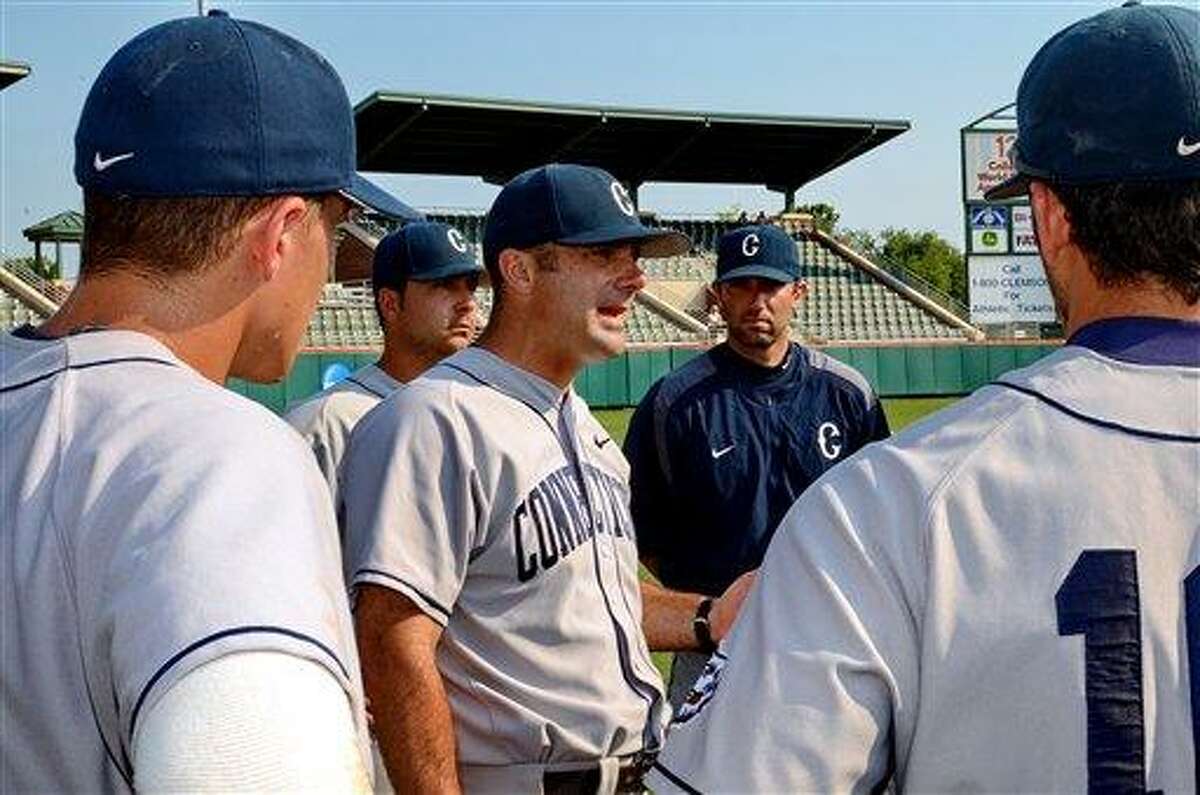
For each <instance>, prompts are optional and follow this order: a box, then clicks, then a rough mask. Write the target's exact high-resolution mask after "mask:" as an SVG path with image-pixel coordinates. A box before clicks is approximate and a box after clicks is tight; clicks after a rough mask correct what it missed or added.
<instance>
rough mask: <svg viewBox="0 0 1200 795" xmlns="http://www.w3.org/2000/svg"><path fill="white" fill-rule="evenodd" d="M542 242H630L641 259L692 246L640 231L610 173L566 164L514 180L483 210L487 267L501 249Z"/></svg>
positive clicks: (663, 232) (667, 232)
mask: <svg viewBox="0 0 1200 795" xmlns="http://www.w3.org/2000/svg"><path fill="white" fill-rule="evenodd" d="M543 243H560V244H562V245H564V246H593V245H602V244H606V243H633V244H635V245H636V246H637V247H638V252H639V253H638V255H639V256H643V257H669V256H671V255H673V254H683V253H686V252H687V251H688V250H689V249H690V248H691V245H692V244H691V241H690V240H689V239H688V237H687V235H685V234H683V233H681V232H676V231H674V230H673V229H657V228H654V227H648V226H644V225H643V224H642V222H641V221H640V220H638V215H637V208H635V207H634V206H633V201H632V200H631V199H630V197H629V192H628V191H626V190H625V186H624V185H622V184H621V183H620V182H618V181H617V179H616V177H614V176H613V175H612V174H609V173H608V172H607V171H604V170H603V169H599V168H593V167H591V166H579V165H573V164H570V163H551V164H550V165H546V166H540V167H539V168H533V169H530V170H529V171H526V172H524V173H522V174H519V175H517V176H516V177H514V178H513V179H512V180H511V181H509V183H508V184H507V185H505V186H504V188H503V189H502V190H501V191H500V195H499V196H497V197H496V201H495V202H493V203H492V209H491V210H489V211H488V215H487V222H486V223H485V225H484V231H483V258H484V261H485V262H487V263H488V264H491V263H494V262H496V261H497V259H498V258H499V256H500V252H501V251H503V250H504V249H506V248H517V249H527V248H533V247H534V246H539V245H541V244H543Z"/></svg>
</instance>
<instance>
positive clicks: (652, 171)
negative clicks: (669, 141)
mask: <svg viewBox="0 0 1200 795" xmlns="http://www.w3.org/2000/svg"><path fill="white" fill-rule="evenodd" d="M711 127H712V122H711V121H709V119H708V117H707V116H706V117H705V118H704V119H703V122H702V124H701V125H700V126H699V127H697V128H696V129H695V131H694V132H693V133H692V134H691V135H689V136H688V137H687V138H685V139H684V140H683V141H682V142H681V143H680V144H679V146H677V147H675V148H674V149H672V150H671V151H670V152H668V153H667V154H666V156H665V157H663V158H662V159H661V160H659V161H658V162H657V163H655V164H654V165H653V166H651V167H650V168H649V169H648V170H647V171H646V173H645V174H643V175H642V182H650V181H651V180H653V179H656V178H657V177H658V175H659V174H661V173H662V172H663V169H665V168H667V167H668V166H670V165H671V164H672V163H674V162H675V161H676V160H678V159H679V156H680V155H682V154H683V153H684V152H686V151H687V150H688V149H690V148H691V146H692V144H694V143H696V141H698V140H699V139H700V136H701V135H704V133H705V132H707V131H708V129H709V128H711ZM634 204H637V199H634Z"/></svg>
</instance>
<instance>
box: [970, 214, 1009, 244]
mask: <svg viewBox="0 0 1200 795" xmlns="http://www.w3.org/2000/svg"><path fill="white" fill-rule="evenodd" d="M970 213H971V248H970V253H972V254H1007V253H1008V208H1006V207H992V206H988V205H984V206H983V207H972V208H971V209H970Z"/></svg>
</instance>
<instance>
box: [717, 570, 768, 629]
mask: <svg viewBox="0 0 1200 795" xmlns="http://www.w3.org/2000/svg"><path fill="white" fill-rule="evenodd" d="M757 574H758V569H755V570H754V571H748V572H746V573H745V574H743V575H742V576H740V577H738V578H737V579H736V580H734V581H733V584H732V585H730V586H729V587H728V588H726V589H725V593H723V594H721V595H720V596H718V597H717V598H716V599H714V600H713V606H712V611H711V612H710V613H709V614H708V627H709V631H710V632H711V633H712V638H713V640H714V641H716V642H717V643H720V642H721V639H722V638H724V637H725V636H726V635H727V634H729V630H730V628H731V627H733V622H734V620H735V619H737V617H738V613H740V612H741V610H742V602H744V601H745V600H746V594H747V593H749V592H750V586H751V585H753V584H754V577H755V575H757Z"/></svg>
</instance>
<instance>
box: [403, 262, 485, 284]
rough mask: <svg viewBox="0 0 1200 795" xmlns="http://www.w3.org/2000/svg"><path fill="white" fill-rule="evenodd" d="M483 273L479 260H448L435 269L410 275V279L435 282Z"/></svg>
mask: <svg viewBox="0 0 1200 795" xmlns="http://www.w3.org/2000/svg"><path fill="white" fill-rule="evenodd" d="M474 273H483V267H482V266H481V265H480V264H479V263H478V262H462V261H458V262H453V261H451V262H447V263H446V264H444V265H441V266H440V267H437V268H434V269H433V270H428V271H422V272H421V274H420V275H415V274H414V275H412V276H409V277H408V278H409V281H414V282H434V281H437V280H438V279H450V278H452V277H454V276H469V275H471V274H474Z"/></svg>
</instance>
